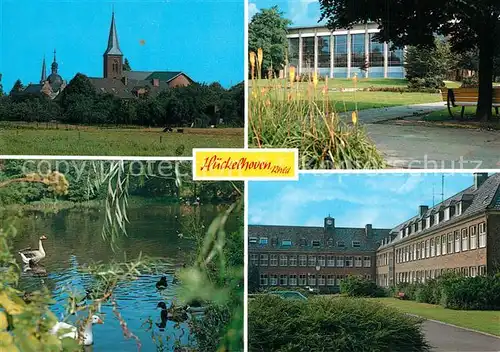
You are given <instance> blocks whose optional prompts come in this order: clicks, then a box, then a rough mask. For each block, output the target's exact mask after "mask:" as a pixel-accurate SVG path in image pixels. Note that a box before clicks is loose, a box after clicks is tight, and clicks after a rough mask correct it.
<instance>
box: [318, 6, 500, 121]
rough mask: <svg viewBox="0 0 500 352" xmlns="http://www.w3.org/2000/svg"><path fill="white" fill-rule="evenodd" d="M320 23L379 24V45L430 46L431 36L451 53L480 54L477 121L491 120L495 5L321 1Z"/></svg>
mask: <svg viewBox="0 0 500 352" xmlns="http://www.w3.org/2000/svg"><path fill="white" fill-rule="evenodd" d="M319 2H320V8H321V18H320V20H323V19H326V20H327V25H328V27H329V28H330V29H336V28H345V27H347V28H350V27H352V26H353V25H354V24H356V23H366V22H369V21H373V22H376V23H378V25H379V29H380V33H379V34H378V35H377V37H376V38H377V39H378V40H379V41H380V42H392V43H393V45H394V46H395V47H403V46H405V45H415V46H419V45H420V46H426V47H433V46H434V38H435V35H436V34H438V35H444V36H446V37H448V38H449V40H450V43H451V45H452V50H453V51H455V52H464V51H468V50H471V49H475V48H476V49H478V50H479V101H478V105H477V110H476V117H477V118H478V119H481V120H488V119H490V118H491V116H492V112H491V109H492V97H493V83H492V79H493V58H494V56H495V54H496V52H497V51H498V50H500V46H499V45H496V43H498V41H499V40H500V1H498V0H417V1H404V0H394V1H387V0H358V1H351V0H319Z"/></svg>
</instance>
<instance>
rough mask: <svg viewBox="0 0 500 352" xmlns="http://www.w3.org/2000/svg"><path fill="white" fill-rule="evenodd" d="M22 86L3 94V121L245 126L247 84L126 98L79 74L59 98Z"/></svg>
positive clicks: (0, 107)
mask: <svg viewBox="0 0 500 352" xmlns="http://www.w3.org/2000/svg"><path fill="white" fill-rule="evenodd" d="M23 89H24V87H23V85H22V83H21V81H19V80H18V81H17V82H16V83H15V84H14V87H13V88H12V90H11V92H10V94H9V95H7V96H2V95H1V94H0V121H25V122H49V121H54V120H55V121H57V122H60V123H70V124H88V125H139V126H151V127H155V126H156V127H161V126H190V125H193V126H196V127H207V126H209V125H215V124H218V122H219V121H220V120H219V119H222V121H223V122H224V125H226V126H232V127H242V126H244V108H245V91H244V84H243V83H240V84H238V85H235V86H233V87H231V88H229V89H225V88H224V87H222V86H221V85H220V84H219V83H212V84H210V85H207V84H199V83H192V84H191V85H189V86H186V87H176V88H170V89H167V90H164V91H162V92H160V93H159V94H158V95H157V96H150V95H148V94H146V95H145V96H144V97H141V98H137V99H128V100H125V99H119V98H117V97H116V96H114V95H112V94H100V93H98V92H97V91H96V89H95V88H94V86H93V85H92V83H91V82H90V80H89V79H88V77H87V76H85V75H83V74H80V73H79V74H77V75H76V76H75V77H74V78H73V79H72V80H71V81H70V82H69V84H68V86H67V87H66V88H65V89H64V90H63V91H62V93H60V96H58V97H57V98H56V99H54V100H51V99H49V98H48V97H46V96H45V95H40V94H36V95H34V94H19V92H21V91H22V90H23ZM0 92H1V89H0Z"/></svg>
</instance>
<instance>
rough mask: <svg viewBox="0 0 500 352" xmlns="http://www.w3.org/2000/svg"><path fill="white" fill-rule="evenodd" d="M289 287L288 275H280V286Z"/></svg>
mask: <svg viewBox="0 0 500 352" xmlns="http://www.w3.org/2000/svg"><path fill="white" fill-rule="evenodd" d="M286 285H288V275H280V286H286Z"/></svg>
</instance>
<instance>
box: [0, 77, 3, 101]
mask: <svg viewBox="0 0 500 352" xmlns="http://www.w3.org/2000/svg"><path fill="white" fill-rule="evenodd" d="M2 95H3V86H2V74H1V73H0V97H1V96H2Z"/></svg>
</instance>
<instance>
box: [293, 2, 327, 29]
mask: <svg viewBox="0 0 500 352" xmlns="http://www.w3.org/2000/svg"><path fill="white" fill-rule="evenodd" d="M319 17H320V11H319V2H318V1H317V0H289V1H288V18H289V19H290V20H292V22H293V25H294V26H313V25H315V24H317V22H318V20H319Z"/></svg>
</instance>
